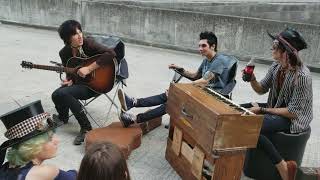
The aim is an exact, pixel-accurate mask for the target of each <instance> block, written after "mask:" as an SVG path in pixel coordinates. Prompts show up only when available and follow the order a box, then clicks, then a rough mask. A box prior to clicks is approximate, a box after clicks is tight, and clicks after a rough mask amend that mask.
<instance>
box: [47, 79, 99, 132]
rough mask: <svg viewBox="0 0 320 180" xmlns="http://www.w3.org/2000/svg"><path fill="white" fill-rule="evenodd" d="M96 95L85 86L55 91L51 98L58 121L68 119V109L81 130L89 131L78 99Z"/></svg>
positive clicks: (89, 125)
mask: <svg viewBox="0 0 320 180" xmlns="http://www.w3.org/2000/svg"><path fill="white" fill-rule="evenodd" d="M96 95H97V93H95V92H94V91H92V90H91V89H89V88H88V87H87V86H84V85H78V84H75V85H71V86H62V87H60V88H58V89H56V90H55V91H54V92H53V93H52V96H51V97H52V101H53V103H54V104H55V108H56V110H57V112H58V113H59V118H60V119H68V118H69V109H70V110H71V112H72V113H73V115H74V116H75V118H76V119H77V121H78V123H79V125H80V127H81V129H83V130H91V129H92V127H91V124H90V122H89V120H88V118H87V116H86V114H85V113H84V111H83V109H82V105H81V104H80V102H79V101H78V99H80V100H86V99H89V98H91V97H93V96H96Z"/></svg>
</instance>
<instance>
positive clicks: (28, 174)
mask: <svg viewBox="0 0 320 180" xmlns="http://www.w3.org/2000/svg"><path fill="white" fill-rule="evenodd" d="M0 118H1V120H2V122H3V124H4V125H5V126H6V128H7V129H8V130H7V132H6V133H5V136H6V137H7V138H8V139H9V140H7V141H5V142H4V143H2V145H1V146H0V150H1V151H0V155H1V156H0V165H1V166H0V179H1V180H12V179H18V180H53V179H54V180H74V179H76V175H77V172H76V171H75V170H70V171H63V170H60V169H59V168H57V167H55V166H53V165H47V164H46V165H45V164H43V162H44V161H45V160H47V159H51V158H53V157H55V156H56V152H57V149H58V144H59V140H58V138H57V137H56V136H55V134H54V129H55V128H56V127H57V123H56V122H54V121H52V120H51V119H50V118H49V116H48V113H45V112H43V109H42V106H41V102H40V101H36V102H33V103H31V104H28V105H26V106H24V107H21V108H19V109H17V110H14V111H12V112H9V113H7V114H5V115H3V116H1V117H0ZM7 149H8V152H7V153H6V150H7ZM6 154H7V162H6V163H5V164H3V161H4V157H5V155H6Z"/></svg>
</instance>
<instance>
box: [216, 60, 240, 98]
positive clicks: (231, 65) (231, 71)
mask: <svg viewBox="0 0 320 180" xmlns="http://www.w3.org/2000/svg"><path fill="white" fill-rule="evenodd" d="M237 69H238V60H237V59H236V58H235V57H234V56H230V59H229V61H228V65H227V69H226V70H225V71H223V72H222V75H221V76H225V75H226V76H227V77H228V81H227V84H226V86H225V87H224V88H223V89H222V90H221V91H220V94H222V95H224V96H226V97H228V98H229V99H232V90H233V88H234V87H235V86H236V83H237V81H236V75H237Z"/></svg>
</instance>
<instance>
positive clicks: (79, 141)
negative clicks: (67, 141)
mask: <svg viewBox="0 0 320 180" xmlns="http://www.w3.org/2000/svg"><path fill="white" fill-rule="evenodd" d="M87 132H88V130H82V129H81V130H80V133H79V134H78V135H77V136H76V138H74V140H73V144H74V145H81V144H82V143H83V142H84V138H85V137H86V133H87Z"/></svg>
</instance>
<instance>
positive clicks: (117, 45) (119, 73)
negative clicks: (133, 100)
mask: <svg viewBox="0 0 320 180" xmlns="http://www.w3.org/2000/svg"><path fill="white" fill-rule="evenodd" d="M88 37H90V38H93V39H94V40H95V41H96V42H98V43H99V44H101V45H104V46H106V47H108V48H112V49H113V50H114V51H115V53H116V59H117V62H118V67H117V69H116V79H115V83H114V86H113V88H115V87H116V90H115V93H114V95H113V96H112V97H110V96H109V95H108V94H107V93H102V94H98V95H97V96H95V97H92V98H90V99H87V100H80V103H81V104H82V107H83V109H84V111H85V113H86V114H87V115H88V116H89V117H90V118H91V119H92V120H93V121H94V122H95V124H96V125H97V126H99V127H101V126H100V125H99V124H98V123H97V121H96V120H95V119H94V118H93V117H92V116H91V114H90V113H89V112H88V110H87V109H86V106H88V105H89V104H90V103H91V102H93V101H94V100H96V99H97V98H98V97H100V95H104V96H105V97H106V98H107V99H108V100H109V101H110V102H111V105H110V107H109V109H108V112H107V117H106V119H107V120H108V118H109V115H110V112H111V109H112V106H114V107H115V108H116V109H117V113H119V107H118V105H117V104H116V103H115V101H114V100H115V98H116V94H117V91H118V89H119V88H120V85H121V86H122V87H123V86H126V79H127V78H128V77H129V71H128V63H127V61H126V59H125V57H124V55H125V46H124V43H123V42H122V41H121V39H120V38H118V37H115V36H105V35H90V36H88ZM122 87H121V88H122ZM108 93H109V92H108Z"/></svg>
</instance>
